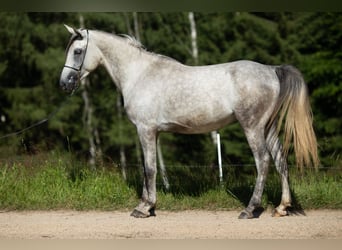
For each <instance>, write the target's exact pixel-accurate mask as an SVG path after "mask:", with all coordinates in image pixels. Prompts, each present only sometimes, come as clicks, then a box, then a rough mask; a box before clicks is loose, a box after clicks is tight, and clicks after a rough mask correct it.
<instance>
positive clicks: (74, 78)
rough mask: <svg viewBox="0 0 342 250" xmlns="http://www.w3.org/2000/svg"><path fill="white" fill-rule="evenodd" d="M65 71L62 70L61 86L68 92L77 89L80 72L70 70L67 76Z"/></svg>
mask: <svg viewBox="0 0 342 250" xmlns="http://www.w3.org/2000/svg"><path fill="white" fill-rule="evenodd" d="M63 73H64V72H62V75H61V79H60V81H59V86H60V87H61V89H62V90H64V91H65V92H68V93H70V92H72V91H74V90H76V89H77V88H78V81H79V76H78V74H75V73H74V72H70V73H69V74H67V76H66V77H65V76H64V74H63Z"/></svg>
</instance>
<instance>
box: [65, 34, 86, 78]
mask: <svg viewBox="0 0 342 250" xmlns="http://www.w3.org/2000/svg"><path fill="white" fill-rule="evenodd" d="M86 31H87V44H86V47H85V50H84V53H83V58H82V62H81V64H80V65H79V66H78V67H77V66H75V67H73V66H69V65H66V64H65V65H64V68H69V69H72V70H75V71H77V73H78V74H80V72H81V69H82V67H83V63H84V59H85V56H86V54H87V50H88V43H89V32H88V30H86ZM77 37H78V36H76V37H75V38H74V39H72V40H71V42H70V44H69V45H68V50H69V48H70V46H71V44H72V42H73V41H75V40H76V38H77Z"/></svg>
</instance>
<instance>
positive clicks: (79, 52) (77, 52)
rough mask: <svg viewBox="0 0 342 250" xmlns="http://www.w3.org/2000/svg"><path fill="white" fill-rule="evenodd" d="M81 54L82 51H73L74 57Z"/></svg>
mask: <svg viewBox="0 0 342 250" xmlns="http://www.w3.org/2000/svg"><path fill="white" fill-rule="evenodd" d="M81 53H82V50H81V49H75V50H74V54H75V55H79V54H81Z"/></svg>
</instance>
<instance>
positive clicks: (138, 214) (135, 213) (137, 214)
mask: <svg viewBox="0 0 342 250" xmlns="http://www.w3.org/2000/svg"><path fill="white" fill-rule="evenodd" d="M131 216H133V217H135V218H147V217H150V213H148V214H146V213H143V212H141V211H139V210H137V209H134V210H133V212H132V213H131Z"/></svg>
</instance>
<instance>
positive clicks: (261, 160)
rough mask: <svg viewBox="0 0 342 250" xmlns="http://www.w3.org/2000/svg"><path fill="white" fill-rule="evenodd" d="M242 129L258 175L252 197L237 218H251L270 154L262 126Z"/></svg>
mask: <svg viewBox="0 0 342 250" xmlns="http://www.w3.org/2000/svg"><path fill="white" fill-rule="evenodd" d="M244 130H245V134H246V137H247V140H248V143H249V146H250V148H251V150H252V152H253V156H254V159H255V164H256V167H257V172H258V175H257V179H256V184H255V187H254V192H253V195H252V198H251V199H250V201H249V204H248V206H247V207H246V209H245V210H244V211H242V212H241V214H240V216H239V219H251V218H254V215H253V211H254V210H255V209H256V208H258V207H260V205H261V197H262V193H263V190H264V186H265V181H266V177H267V173H268V167H269V161H270V155H269V152H268V150H267V147H266V141H265V136H264V132H263V131H264V128H263V127H262V128H258V127H255V128H253V129H244Z"/></svg>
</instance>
